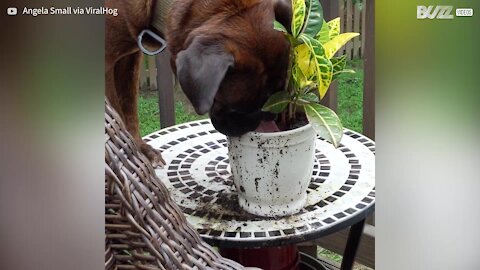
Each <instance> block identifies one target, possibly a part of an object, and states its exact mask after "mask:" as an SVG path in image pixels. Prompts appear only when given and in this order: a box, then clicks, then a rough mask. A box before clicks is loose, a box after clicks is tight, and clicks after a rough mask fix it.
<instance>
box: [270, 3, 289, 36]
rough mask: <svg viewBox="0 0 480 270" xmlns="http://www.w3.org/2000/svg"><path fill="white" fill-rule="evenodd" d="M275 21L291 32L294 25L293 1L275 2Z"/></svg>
mask: <svg viewBox="0 0 480 270" xmlns="http://www.w3.org/2000/svg"><path fill="white" fill-rule="evenodd" d="M273 2H274V8H275V20H277V21H278V22H279V23H281V24H282V25H283V26H285V28H287V30H288V31H289V32H290V28H291V25H292V16H293V14H292V1H291V0H274V1H273Z"/></svg>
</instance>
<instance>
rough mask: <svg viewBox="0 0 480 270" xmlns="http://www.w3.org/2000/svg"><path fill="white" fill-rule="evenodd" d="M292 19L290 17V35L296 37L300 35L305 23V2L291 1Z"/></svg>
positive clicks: (300, 0) (302, 0) (301, 0)
mask: <svg viewBox="0 0 480 270" xmlns="http://www.w3.org/2000/svg"><path fill="white" fill-rule="evenodd" d="M292 7H293V17H292V35H293V36H294V37H298V35H299V34H300V33H301V31H302V28H303V24H304V22H305V12H306V9H307V7H306V5H305V0H292Z"/></svg>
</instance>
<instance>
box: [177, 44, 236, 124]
mask: <svg viewBox="0 0 480 270" xmlns="http://www.w3.org/2000/svg"><path fill="white" fill-rule="evenodd" d="M175 64H176V67H177V77H178V80H179V82H180V86H181V87H182V90H183V92H184V93H185V95H186V96H187V97H188V99H189V100H190V102H191V103H192V105H193V107H194V108H195V111H196V112H197V113H198V114H205V113H207V112H208V111H209V110H210V108H211V107H212V105H213V100H214V98H215V95H216V94H217V91H218V88H219V86H220V83H221V82H222V80H223V78H224V77H225V74H226V73H227V71H228V69H229V68H230V67H233V64H234V58H233V55H232V54H230V53H228V52H226V51H225V48H224V47H223V46H222V45H218V44H217V45H214V44H208V45H207V44H203V43H202V41H201V40H200V39H199V38H195V39H194V40H193V42H192V43H191V44H190V46H189V47H188V48H187V49H186V50H183V51H181V52H180V53H178V55H177V59H176V61H175Z"/></svg>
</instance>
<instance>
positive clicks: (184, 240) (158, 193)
mask: <svg viewBox="0 0 480 270" xmlns="http://www.w3.org/2000/svg"><path fill="white" fill-rule="evenodd" d="M105 234H106V243H105V248H106V249H105V269H150V270H153V269H166V270H173V269H246V268H244V267H243V266H241V265H239V264H238V263H236V262H234V261H231V260H228V259H225V258H223V257H222V256H221V255H219V253H218V252H217V251H216V250H214V249H213V248H212V247H211V246H209V245H208V244H206V243H205V242H204V241H202V239H201V238H200V236H199V234H198V233H197V231H196V230H195V229H193V228H192V227H191V226H190V224H188V223H187V221H186V219H185V216H184V215H183V213H182V212H181V211H180V209H179V207H178V206H177V205H176V204H175V203H174V202H173V201H172V199H171V198H170V195H169V193H168V191H167V189H166V188H165V186H164V185H163V183H161V181H160V180H159V179H158V178H157V176H156V175H155V172H154V170H153V168H152V166H151V164H150V162H149V161H148V160H147V158H146V157H145V156H144V155H143V154H142V153H140V152H139V149H138V148H137V145H136V144H135V143H134V142H133V140H132V137H131V135H130V134H129V133H128V132H127V131H126V129H125V126H124V124H123V123H122V121H121V119H120V117H119V115H118V114H117V113H116V112H115V111H114V109H113V108H112V107H111V106H110V104H109V102H108V101H107V100H106V101H105Z"/></svg>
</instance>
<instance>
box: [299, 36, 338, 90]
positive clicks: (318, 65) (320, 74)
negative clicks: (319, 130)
mask: <svg viewBox="0 0 480 270" xmlns="http://www.w3.org/2000/svg"><path fill="white" fill-rule="evenodd" d="M300 39H301V40H302V41H303V42H304V44H305V45H306V46H307V48H308V49H309V50H310V53H311V54H312V57H311V59H312V60H313V65H314V68H315V69H314V70H315V76H316V80H317V82H318V85H317V86H318V92H319V94H320V99H322V98H323V97H324V96H325V94H326V93H327V90H328V87H329V86H330V83H331V82H332V76H333V67H332V62H330V60H329V59H328V58H327V57H326V56H325V51H324V49H323V47H322V44H321V43H320V42H319V41H318V40H316V39H315V38H312V37H310V36H307V35H304V34H302V35H301V36H300Z"/></svg>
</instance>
